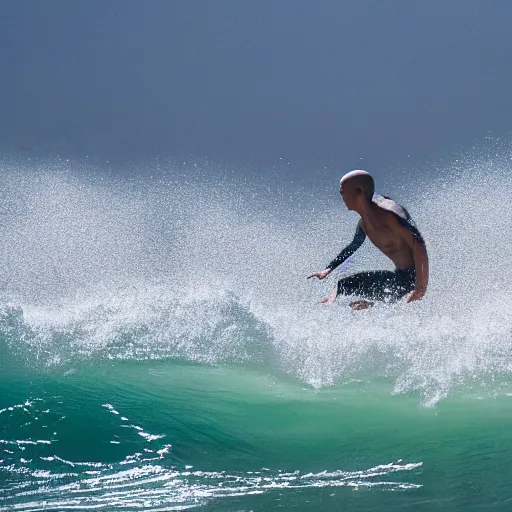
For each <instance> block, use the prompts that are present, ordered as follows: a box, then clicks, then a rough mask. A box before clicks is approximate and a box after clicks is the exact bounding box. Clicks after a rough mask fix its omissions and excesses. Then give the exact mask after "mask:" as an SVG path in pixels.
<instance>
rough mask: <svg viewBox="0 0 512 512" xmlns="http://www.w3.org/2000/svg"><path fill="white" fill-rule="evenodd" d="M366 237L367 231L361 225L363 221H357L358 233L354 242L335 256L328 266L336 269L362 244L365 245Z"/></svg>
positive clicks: (330, 268)
mask: <svg viewBox="0 0 512 512" xmlns="http://www.w3.org/2000/svg"><path fill="white" fill-rule="evenodd" d="M365 239H366V233H365V232H364V230H363V228H362V227H361V221H359V222H358V223H357V228H356V233H355V235H354V239H353V240H352V242H350V244H349V245H347V247H345V249H343V250H342V251H341V252H340V253H339V254H338V256H336V258H334V259H333V260H332V261H331V263H329V265H327V267H326V268H328V269H329V270H334V269H335V268H336V267H338V266H339V265H341V264H342V263H343V262H344V261H345V260H347V259H348V258H350V256H352V254H354V253H355V252H356V251H357V249H359V247H361V245H363V242H364V241H365Z"/></svg>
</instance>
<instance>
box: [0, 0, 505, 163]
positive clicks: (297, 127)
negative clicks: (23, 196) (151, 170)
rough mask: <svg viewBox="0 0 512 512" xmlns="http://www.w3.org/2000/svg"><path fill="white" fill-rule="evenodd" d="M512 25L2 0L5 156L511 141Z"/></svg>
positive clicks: (456, 3) (434, 11)
mask: <svg viewBox="0 0 512 512" xmlns="http://www.w3.org/2000/svg"><path fill="white" fill-rule="evenodd" d="M511 19H512V2H510V1H509V0H492V1H490V0H489V1H486V0H451V1H450V0H442V1H440V0H434V1H432V0H429V1H428V2H427V1H423V0H422V1H415V0H374V1H372V0H366V1H365V0H362V1H359V0H358V1H342V0H320V1H313V0H310V1H303V0H273V1H267V0H257V1H252V0H216V1H194V0H181V1H177V0H165V1H164V0H150V1H142V0H141V1H134V0H109V1H107V0H82V1H75V0H47V1H35V0H32V1H29V0H0V70H1V80H0V102H1V103H0V149H1V150H2V151H3V152H5V151H7V150H9V151H11V150H15V151H21V152H24V153H27V152H28V153H30V152H33V151H36V152H42V153H48V154H50V155H52V154H56V153H59V154H61V155H69V156H78V157H80V156H84V155H89V156H92V157H97V158H99V159H109V160H112V161H115V160H119V161H124V160H132V161H134V160H135V161H136V160H140V159H148V158H155V157H171V158H175V157H176V158H178V157H180V158H181V157H185V158H195V157H200V158H208V159H212V160H214V161H224V162H230V163H246V164H249V165H251V164H272V163H273V162H276V161H279V158H280V157H282V158H284V159H285V160H290V161H292V162H293V163H294V164H297V165H299V166H303V167H304V169H307V168H308V166H321V165H329V166H333V167H336V166H337V167H341V168H344V169H345V168H351V167H358V166H359V162H363V165H365V166H367V167H370V168H376V167H381V168H385V167H389V166H393V165H403V164H404V163H405V162H406V161H407V158H408V155H411V158H414V159H415V160H421V159H423V158H430V157H432V156H433V155H434V156H442V155H447V154H450V153H451V152H453V151H458V150H460V149H461V148H462V147H470V146H471V145H473V144H474V143H475V142H476V143H478V142H481V141H482V140H483V139H484V138H485V136H487V135H493V136H509V135H510V133H511V132H512V116H511V113H512V108H511V107H512V100H511V92H510V91H512V65H511V63H512V35H511V31H510V20H511ZM361 158H362V159H363V160H362V161H361V160H360V159H361Z"/></svg>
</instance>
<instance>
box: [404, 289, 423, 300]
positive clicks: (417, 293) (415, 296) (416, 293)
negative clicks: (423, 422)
mask: <svg viewBox="0 0 512 512" xmlns="http://www.w3.org/2000/svg"><path fill="white" fill-rule="evenodd" d="M425 292H426V290H420V289H414V290H413V291H412V292H411V293H410V294H409V297H407V302H408V303H409V302H414V301H415V300H421V299H423V296H424V295H425Z"/></svg>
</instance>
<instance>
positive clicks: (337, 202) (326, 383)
mask: <svg viewBox="0 0 512 512" xmlns="http://www.w3.org/2000/svg"><path fill="white" fill-rule="evenodd" d="M0 170H1V178H0V200H1V208H0V237H1V240H2V250H1V251H0V254H1V261H0V268H1V274H0V350H1V354H2V356H1V361H0V369H1V370H2V377H0V392H1V394H0V428H1V430H0V510H70V509H78V510H82V509H83V510H85V509H88V508H91V509H106V510H111V509H116V508H122V509H124V510H140V509H145V508H147V509H151V510H159V509H160V510H180V509H185V508H198V507H199V508H202V509H205V510H264V509H268V508H269V507H270V508H271V509H273V508H277V507H278V506H281V507H283V508H284V509H297V510H335V509H340V510H341V509H343V510H345V509H348V510H373V509H375V510H382V509H383V508H379V507H384V506H385V507H389V509H390V510H399V509H404V510H433V509H435V510H444V509H445V508H446V510H470V509H471V507H472V506H474V507H475V508H474V510H482V507H483V504H484V503H485V504H486V505H488V504H494V505H493V507H494V508H493V510H506V509H507V508H506V502H507V500H508V499H509V497H508V495H507V493H506V491H505V487H504V482H505V481H506V478H507V475H508V476H510V470H506V469H505V467H506V465H507V464H506V460H507V459H508V456H507V455H506V454H507V453H508V450H509V448H510V447H511V446H512V436H510V435H508V433H507V429H506V426H507V425H508V420H509V413H508V412H507V411H508V408H509V400H510V396H511V394H512V386H510V375H511V373H512V351H511V341H512V320H511V316H510V307H511V306H512V292H511V290H510V283H511V282H512V266H511V263H512V246H511V244H510V240H509V238H510V234H511V231H510V219H511V218H512V206H511V203H510V193H509V190H510V188H511V185H512V183H511V179H512V178H511V176H512V174H511V170H512V158H511V155H510V153H509V152H507V151H503V150H502V151H501V152H500V153H499V154H495V155H492V156H489V155H486V156H485V157H481V156H480V157H478V158H477V157H475V156H471V157H469V156H468V157H466V158H459V159H457V160H454V161H452V162H450V163H447V164H444V165H439V166H438V167H437V168H435V169H433V170H430V171H429V173H428V175H426V174H425V176H423V177H420V178H419V179H414V180H413V179H412V178H409V177H407V175H406V176H405V177H404V175H403V174H400V179H398V174H397V179H396V180H393V177H391V178H390V179H387V181H386V185H387V188H386V189H383V188H382V186H380V184H379V182H378V181H377V191H378V192H379V193H383V194H386V195H389V196H391V197H393V198H394V199H396V200H397V201H398V202H400V203H401V204H403V205H404V206H405V207H406V208H407V209H408V210H409V212H410V213H411V215H412V217H413V218H414V220H415V221H416V224H417V225H418V227H419V229H420V231H421V233H422V235H423V236H424V238H425V240H426V243H427V248H428V252H429V258H430V269H431V270H430V285H429V289H428V293H427V296H426V297H425V299H424V300H423V301H421V302H417V303H412V304H405V303H404V302H400V303H398V304H394V305H377V306H375V307H374V308H372V309H370V310H366V311H359V312H354V311H351V310H350V308H348V302H349V300H348V299H345V298H343V297H340V298H338V300H337V301H336V302H335V303H334V304H333V305H331V306H325V305H323V304H319V300H320V299H321V298H322V297H323V296H325V295H327V294H328V293H329V291H330V290H331V289H332V287H333V286H334V285H335V282H336V279H337V278H339V277H340V274H339V273H333V275H332V276H329V278H328V279H326V280H324V281H317V282H311V281H307V280H306V277H307V276H308V275H309V274H310V273H312V272H314V271H318V270H322V269H323V268H325V265H326V264H327V263H328V262H329V261H330V260H331V259H332V258H333V257H334V256H335V255H336V254H338V252H339V251H340V250H341V249H342V248H343V247H344V246H345V245H346V244H347V243H348V242H349V241H350V240H351V239H352V236H353V233H354V230H355V227H356V223H357V216H355V215H354V214H353V213H350V212H348V211H346V209H345V206H344V205H343V202H342V201H341V198H339V195H338V192H337V179H336V180H333V181H332V183H331V182H328V183H325V182H322V183H320V184H319V186H318V187H317V188H315V187H311V186H308V187H305V186H304V187H300V186H299V187H294V188H288V187H287V186H286V185H285V184H280V183H279V181H278V180H276V179H273V181H272V184H270V183H265V182H264V180H261V181H260V182H249V181H248V180H241V179H238V178H234V177H233V176H232V175H231V176H230V175H229V174H227V175H226V176H224V177H223V178H222V179H213V178H210V179H208V178H205V179H203V178H204V176H194V175H193V174H188V175H186V176H183V175H179V173H178V174H177V173H173V172H169V173H168V174H166V173H163V174H162V173H160V174H158V173H155V176H154V177H151V178H144V179H142V178H137V177H135V178H131V179H122V178H119V177H116V176H115V175H112V174H110V175H109V174H107V173H105V172H103V171H102V170H98V169H92V168H90V167H87V166H85V165H83V164H74V163H69V162H62V161H55V162H48V161H45V162H38V161H32V162H26V161H25V162H23V163H20V162H19V161H12V160H11V161H3V162H1V165H0ZM355 261H356V264H355V266H354V268H353V269H351V270H350V271H351V272H356V271H360V270H365V269H381V268H391V264H390V263H389V262H387V260H386V259H385V257H384V256H383V255H382V254H380V253H379V252H378V251H377V249H375V248H374V247H373V246H372V245H371V243H370V242H369V241H366V242H365V244H364V245H363V247H362V248H361V249H360V250H359V251H358V253H357V257H356V260H355ZM459 445H460V446H459ZM498 445H499V446H500V447H501V449H500V450H501V451H500V450H497V446H498ZM475 447H476V448H475ZM474 449H475V453H474V459H473V458H472V455H471V454H472V453H473V450H474ZM457 454H459V455H460V457H458V455H457ZM461 454H463V455H461ZM487 459H488V460H489V461H490V462H488V463H487V462H485V460H487ZM482 461H483V462H482ZM479 465H480V466H479ZM496 468H501V469H500V471H501V474H500V472H499V471H497V469H496ZM465 472H466V473H467V474H466V476H464V475H465ZM491 473H492V476H490V477H489V475H490V474H491ZM461 475H462V476H461ZM475 475H477V476H475ZM440 478H441V479H443V478H444V479H445V486H444V487H443V490H440V489H439V488H437V487H436V482H437V481H438V480H439V479H440ZM479 479H480V480H485V481H486V484H485V485H484V484H483V483H482V484H481V485H482V488H483V490H480V491H478V492H480V493H481V495H482V499H481V501H480V502H478V501H475V502H473V501H467V496H468V494H467V493H468V492H471V494H474V493H475V492H476V491H475V489H476V488H479V485H480V484H478V483H475V482H478V480H479ZM475 486H476V487H475ZM468 489H471V491H468ZM356 490H364V493H362V494H357V493H356V494H354V491H356ZM436 500H438V501H436ZM429 503H430V504H432V503H434V505H432V506H434V508H429V507H430V506H431V505H429ZM344 507H345V508H344ZM384 509H385V508H384Z"/></svg>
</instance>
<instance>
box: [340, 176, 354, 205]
mask: <svg viewBox="0 0 512 512" xmlns="http://www.w3.org/2000/svg"><path fill="white" fill-rule="evenodd" d="M340 194H341V197H342V198H343V202H344V203H345V206H346V207H347V208H348V209H349V210H354V207H355V203H356V198H357V190H356V188H355V187H354V186H353V185H352V186H351V184H350V182H344V183H342V184H341V185H340Z"/></svg>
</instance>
